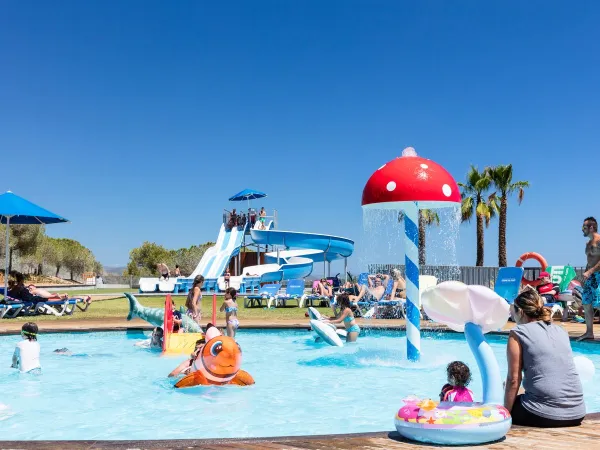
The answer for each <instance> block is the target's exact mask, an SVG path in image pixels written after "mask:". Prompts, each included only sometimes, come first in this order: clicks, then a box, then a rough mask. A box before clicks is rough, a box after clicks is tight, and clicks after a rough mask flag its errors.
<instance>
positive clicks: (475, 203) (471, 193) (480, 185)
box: [458, 165, 498, 266]
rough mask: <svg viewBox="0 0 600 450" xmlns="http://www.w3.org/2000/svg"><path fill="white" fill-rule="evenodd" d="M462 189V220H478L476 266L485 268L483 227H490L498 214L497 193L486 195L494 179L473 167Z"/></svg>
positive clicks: (485, 172) (461, 184) (461, 185)
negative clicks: (474, 218)
mask: <svg viewBox="0 0 600 450" xmlns="http://www.w3.org/2000/svg"><path fill="white" fill-rule="evenodd" d="M458 185H459V186H460V187H461V188H462V192H461V198H462V202H461V205H460V213H461V219H462V221H463V222H470V221H471V219H472V218H473V216H475V217H476V218H477V261H476V263H475V265H477V266H483V247H484V240H483V230H484V229H483V226H484V223H485V227H486V228H487V227H488V226H489V225H490V221H491V219H492V217H494V216H495V215H496V214H497V213H498V199H497V198H496V195H495V193H493V194H491V195H490V196H488V197H487V198H486V197H485V195H486V193H487V192H488V191H489V189H490V187H491V185H492V179H491V178H490V176H489V174H488V173H487V171H485V170H484V171H483V172H480V171H479V170H477V167H475V166H473V165H471V169H470V170H469V172H468V173H467V181H466V183H458Z"/></svg>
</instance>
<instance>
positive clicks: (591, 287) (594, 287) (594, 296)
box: [581, 272, 600, 305]
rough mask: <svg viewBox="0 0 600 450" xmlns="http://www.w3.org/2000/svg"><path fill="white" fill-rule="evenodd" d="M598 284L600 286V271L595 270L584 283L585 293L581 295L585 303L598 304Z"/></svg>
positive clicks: (599, 298) (599, 299) (599, 301)
mask: <svg viewBox="0 0 600 450" xmlns="http://www.w3.org/2000/svg"><path fill="white" fill-rule="evenodd" d="M598 286H600V272H594V273H593V274H591V275H590V277H589V278H588V279H587V280H585V283H583V294H582V296H581V297H582V303H583V304H584V305H597V304H598V303H600V292H599V291H598Z"/></svg>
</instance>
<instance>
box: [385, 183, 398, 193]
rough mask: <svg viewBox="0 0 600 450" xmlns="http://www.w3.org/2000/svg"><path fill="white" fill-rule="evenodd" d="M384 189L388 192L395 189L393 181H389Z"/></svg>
mask: <svg viewBox="0 0 600 450" xmlns="http://www.w3.org/2000/svg"><path fill="white" fill-rule="evenodd" d="M386 188H387V190H388V191H390V192H392V191H393V190H394V189H396V183H395V182H394V181H390V182H389V183H388V184H387V186H386Z"/></svg>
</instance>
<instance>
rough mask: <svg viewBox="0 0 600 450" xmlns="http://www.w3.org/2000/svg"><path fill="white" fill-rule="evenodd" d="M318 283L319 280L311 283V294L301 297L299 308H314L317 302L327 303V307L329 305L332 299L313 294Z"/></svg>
mask: <svg viewBox="0 0 600 450" xmlns="http://www.w3.org/2000/svg"><path fill="white" fill-rule="evenodd" d="M319 282H320V280H315V281H313V285H312V291H311V293H310V294H303V295H302V298H301V299H300V304H299V305H298V306H299V307H300V308H304V307H305V306H306V307H309V306H315V302H319V304H320V303H321V302H324V303H327V306H330V305H331V303H332V300H333V298H330V297H327V296H326V295H321V294H313V292H316V291H317V287H318V286H319Z"/></svg>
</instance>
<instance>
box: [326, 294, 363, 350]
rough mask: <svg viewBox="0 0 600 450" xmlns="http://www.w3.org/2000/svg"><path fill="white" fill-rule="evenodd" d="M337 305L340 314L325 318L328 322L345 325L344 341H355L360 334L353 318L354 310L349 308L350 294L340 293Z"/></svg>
mask: <svg viewBox="0 0 600 450" xmlns="http://www.w3.org/2000/svg"><path fill="white" fill-rule="evenodd" d="M337 305H338V306H339V307H340V311H341V312H340V315H339V316H338V317H337V318H336V319H327V320H326V321H327V322H329V323H333V324H336V323H342V322H343V323H344V326H345V327H346V331H347V334H346V342H356V340H357V339H358V335H359V334H360V327H359V326H358V325H357V324H356V321H355V320H354V312H353V311H352V309H350V296H349V295H348V294H340V295H338V297H337Z"/></svg>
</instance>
